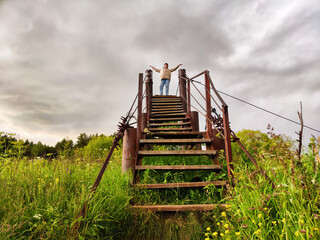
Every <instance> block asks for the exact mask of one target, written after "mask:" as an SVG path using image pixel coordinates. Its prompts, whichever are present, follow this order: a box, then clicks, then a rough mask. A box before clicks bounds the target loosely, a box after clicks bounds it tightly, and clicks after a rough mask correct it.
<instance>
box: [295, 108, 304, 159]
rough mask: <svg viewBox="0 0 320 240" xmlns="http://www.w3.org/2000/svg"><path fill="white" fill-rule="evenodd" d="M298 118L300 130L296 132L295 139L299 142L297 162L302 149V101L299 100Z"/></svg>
mask: <svg viewBox="0 0 320 240" xmlns="http://www.w3.org/2000/svg"><path fill="white" fill-rule="evenodd" d="M297 113H298V116H299V120H300V131H299V132H298V133H297V132H296V134H298V136H299V139H298V140H297V141H298V143H299V146H298V150H297V155H298V163H299V164H300V163H301V150H302V134H303V117H302V102H300V112H297Z"/></svg>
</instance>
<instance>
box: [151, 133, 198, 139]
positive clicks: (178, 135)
mask: <svg viewBox="0 0 320 240" xmlns="http://www.w3.org/2000/svg"><path fill="white" fill-rule="evenodd" d="M148 135H149V136H153V137H155V136H156V137H167V138H188V137H190V138H197V137H199V138H203V132H150V133H148Z"/></svg>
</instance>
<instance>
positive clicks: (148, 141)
mask: <svg viewBox="0 0 320 240" xmlns="http://www.w3.org/2000/svg"><path fill="white" fill-rule="evenodd" d="M210 142H211V139H209V138H190V139H140V144H184V143H210Z"/></svg>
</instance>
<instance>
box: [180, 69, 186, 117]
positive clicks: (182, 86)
mask: <svg viewBox="0 0 320 240" xmlns="http://www.w3.org/2000/svg"><path fill="white" fill-rule="evenodd" d="M185 77H186V70H185V69H179V92H180V97H181V101H182V107H183V111H184V112H187V89H186V80H185Z"/></svg>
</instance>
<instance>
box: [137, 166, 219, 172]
mask: <svg viewBox="0 0 320 240" xmlns="http://www.w3.org/2000/svg"><path fill="white" fill-rule="evenodd" d="M147 169H151V170H217V171H218V170H221V169H222V168H221V166H220V165H163V166H156V165H138V166H136V168H135V170H147Z"/></svg>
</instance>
